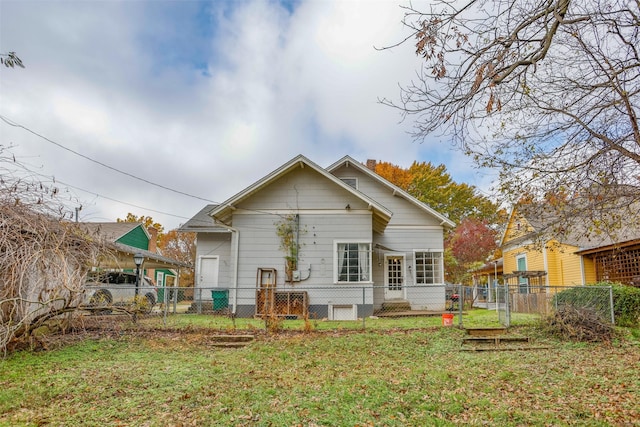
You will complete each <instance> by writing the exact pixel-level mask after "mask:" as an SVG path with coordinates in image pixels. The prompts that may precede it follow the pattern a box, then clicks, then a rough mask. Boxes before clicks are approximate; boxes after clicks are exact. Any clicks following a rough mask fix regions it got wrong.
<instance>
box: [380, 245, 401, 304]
mask: <svg viewBox="0 0 640 427" xmlns="http://www.w3.org/2000/svg"><path fill="white" fill-rule="evenodd" d="M384 276H385V279H384V280H385V287H384V299H385V300H393V299H402V298H403V297H404V256H402V255H391V256H390V255H385V257H384Z"/></svg>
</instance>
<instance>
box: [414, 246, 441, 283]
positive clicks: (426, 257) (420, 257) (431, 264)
mask: <svg viewBox="0 0 640 427" xmlns="http://www.w3.org/2000/svg"><path fill="white" fill-rule="evenodd" d="M415 257H416V260H415V261H416V284H418V285H433V284H442V283H444V275H443V263H442V252H416V253H415Z"/></svg>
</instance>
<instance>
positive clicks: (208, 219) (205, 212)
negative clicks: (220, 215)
mask: <svg viewBox="0 0 640 427" xmlns="http://www.w3.org/2000/svg"><path fill="white" fill-rule="evenodd" d="M218 206H219V205H217V204H211V205H207V206H205V207H204V208H202V209H201V210H200V212H198V213H197V214H195V215H194V216H193V218H191V219H190V220H189V221H187V222H186V223H184V224H182V225H181V226H180V228H179V229H178V231H185V232H196V233H197V232H209V233H216V232H218V233H220V232H223V233H228V232H229V229H228V228H226V227H224V226H221V225H218V224H216V222H215V220H214V219H213V217H212V216H211V215H210V213H211V212H212V211H213V210H214V209H215V208H217V207H218Z"/></svg>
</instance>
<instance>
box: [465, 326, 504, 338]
mask: <svg viewBox="0 0 640 427" xmlns="http://www.w3.org/2000/svg"><path fill="white" fill-rule="evenodd" d="M465 330H466V331H467V335H471V336H480V337H487V336H495V335H504V334H506V333H507V328H504V327H496V328H465Z"/></svg>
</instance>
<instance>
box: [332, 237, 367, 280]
mask: <svg viewBox="0 0 640 427" xmlns="http://www.w3.org/2000/svg"><path fill="white" fill-rule="evenodd" d="M335 246H336V251H337V257H336V261H337V262H336V275H337V281H338V282H347V283H358V282H369V281H370V280H371V275H370V274H369V272H370V271H371V243H368V242H367V243H356V242H354V243H339V242H336V243H335Z"/></svg>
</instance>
